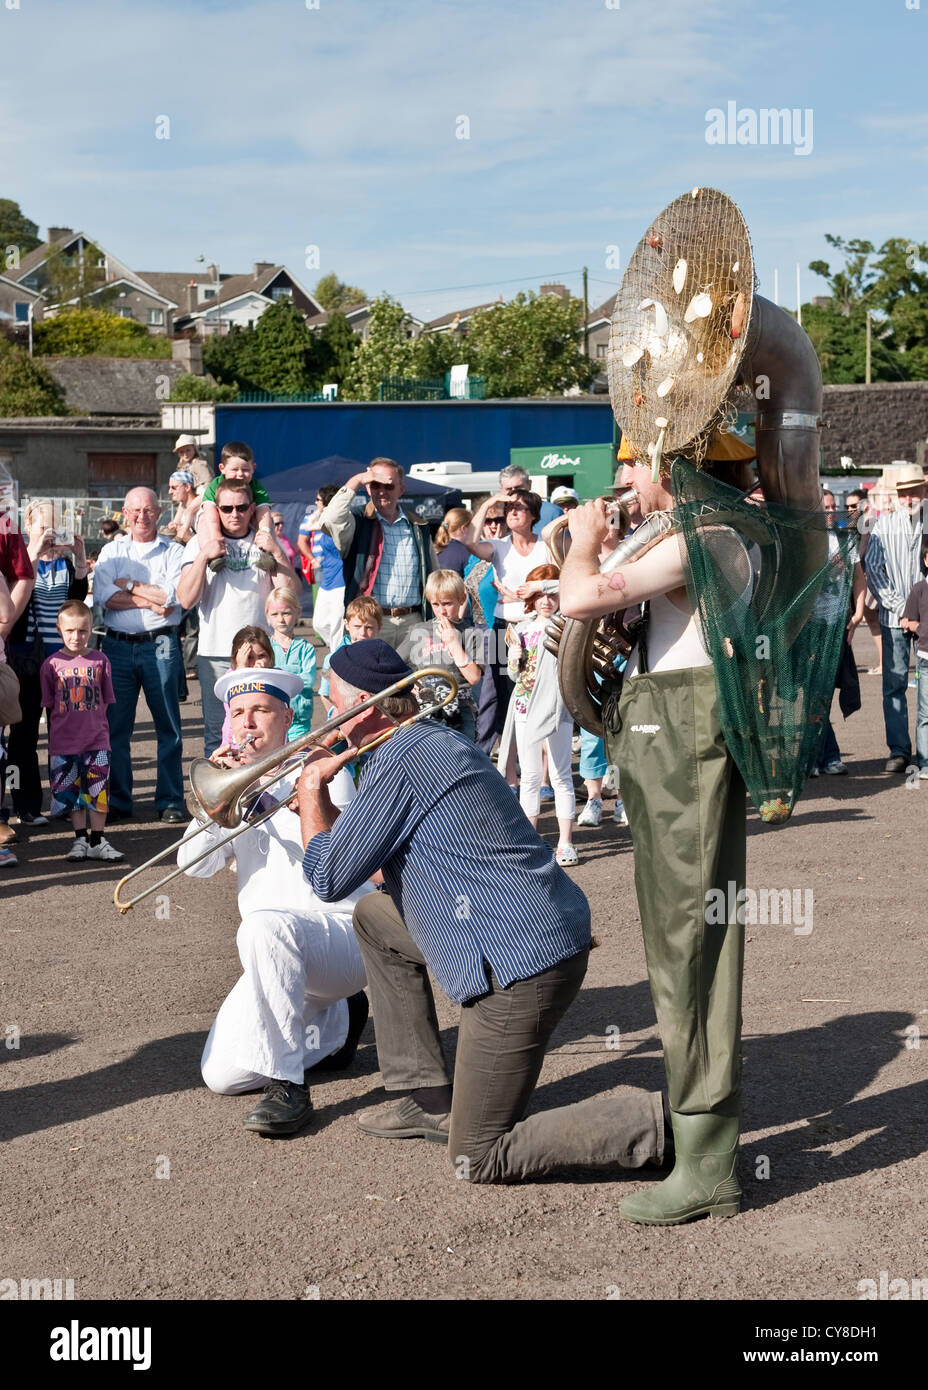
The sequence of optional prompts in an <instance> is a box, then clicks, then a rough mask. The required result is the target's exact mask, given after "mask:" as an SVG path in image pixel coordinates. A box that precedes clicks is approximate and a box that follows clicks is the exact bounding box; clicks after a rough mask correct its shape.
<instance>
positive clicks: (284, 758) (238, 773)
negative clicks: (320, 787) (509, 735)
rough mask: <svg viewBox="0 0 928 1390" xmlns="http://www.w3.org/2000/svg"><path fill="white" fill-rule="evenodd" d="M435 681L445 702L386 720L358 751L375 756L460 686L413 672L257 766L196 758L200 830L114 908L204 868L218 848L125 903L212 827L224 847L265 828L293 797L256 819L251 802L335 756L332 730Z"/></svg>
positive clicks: (193, 776) (193, 778)
mask: <svg viewBox="0 0 928 1390" xmlns="http://www.w3.org/2000/svg"><path fill="white" fill-rule="evenodd" d="M430 678H432V679H434V678H437V679H439V680H441V681H443V682H444V683H445V684H446V685H447V687H448V689H447V692H446V693H445V694H444V695H442V696H441V698H440V699H439V698H437V697H436V698H435V699H434V700H433V701H432V703H431V704H428V705H426V706H425V707H424V708H422V709H420V710H418V711H417V712H416V713H415V714H413V715H410V716H409V717H408V718H407V719H402V720H398V719H393V716H392V715H388V716H387V718H389V719H393V728H392V729H385V730H384V731H383V732H382V733H380V734H378V735H377V737H376V738H372V739H371V740H370V742H368V743H365V744H364V745H363V747H361V748H359V749H358V754H357V756H358V757H361V756H362V755H363V754H364V753H370V752H371V751H372V750H373V749H375V748H379V747H380V745H381V744H382V743H386V741H387V739H390V738H392V737H393V735H394V734H396V733H398V732H399V730H400V729H406V728H408V727H409V726H410V724H418V722H419V720H420V719H428V717H429V716H430V715H432V714H435V713H436V711H437V710H440V709H444V707H445V706H446V705H449V704H450V703H451V701H452V700H453V699H454V698H455V696H456V695H457V693H458V682H457V680H456V679H455V677H454V676H453V675H452V674H451V673H450V671H446V670H445V668H444V667H443V666H423V667H420V669H419V670H418V671H412V672H411V673H410V674H409V675H408V676H404V677H403V678H402V680H398V681H396V682H394V684H393V685H391V686H388V687H387V689H386V690H381V691H380V692H379V693H378V694H377V695H371V696H370V697H369V698H368V699H366V700H361V701H359V703H358V704H356V705H352V707H351V709H348V710H345V712H344V713H343V714H339V715H336V716H335V717H334V718H333V719H329V720H328V721H327V722H326V723H325V724H323V725H321V726H320V728H318V729H316V730H315V731H311V732H310V733H307V734H303V735H302V736H301V737H300V738H296V739H294V740H293V742H292V743H288V744H286V745H285V746H284V747H283V748H274V749H272V750H271V751H270V752H268V753H265V754H264V756H263V757H260V758H256V759H255V761H254V762H253V763H244V764H243V765H242V766H241V767H236V768H221V767H217V765H216V764H215V763H212V762H210V760H209V759H208V758H195V759H194V760H193V762H192V763H191V764H190V773H189V776H190V795H189V796H188V798H187V807H188V809H189V810H190V812H191V815H192V816H193V818H194V819H195V820H196V821H198V822H199V826H198V828H197V829H196V830H193V831H190V832H189V833H188V834H186V835H182V836H181V838H180V839H179V840H175V841H174V843H173V844H170V845H168V847H167V849H163V850H162V851H161V852H160V854H155V855H152V857H151V859H146V861H145V863H144V864H140V865H139V866H138V868H136V869H132V870H131V872H130V873H128V874H126V875H125V876H124V877H123V878H121V879H120V880H119V882H118V883H117V885H116V890H115V892H114V893H113V902H114V903H115V904H116V906H117V907H118V908H119V911H120V912H121V913H123V914H124V913H126V912H128V911H129V909H130V908H132V907H134V906H135V904H136V903H138V902H141V901H142V899H143V898H147V897H149V896H150V895H151V894H152V893H156V892H157V891H158V889H159V888H163V887H164V885H165V884H166V883H170V882H171V880H172V879H174V878H177V877H178V875H179V874H182V873H186V871H187V869H192V868H193V866H194V864H199V863H200V860H201V859H206V858H207V856H208V855H210V854H212V853H213V852H214V850H215V849H216V844H215V843H213V844H211V845H209V846H208V848H206V849H205V850H204V851H203V853H202V854H198V855H197V856H196V857H195V858H194V859H191V860H190V861H189V862H188V863H187V864H185V865H184V866H183V868H175V869H173V870H172V872H171V873H169V874H165V875H164V876H163V877H162V878H160V879H158V881H157V883H154V884H152V886H151V887H150V888H146V889H145V890H144V891H143V892H141V893H137V894H136V895H135V897H134V898H129V899H127V900H126V901H123V899H122V892H123V889H124V888H125V886H126V884H127V883H131V882H132V881H133V879H136V878H138V877H139V875H141V874H143V873H146V872H147V871H148V870H149V869H150V868H151V867H152V866H153V865H154V864H160V863H161V861H162V860H163V859H167V858H168V856H169V855H172V854H174V855H176V854H177V851H178V849H179V847H180V846H181V845H182V844H186V843H187V842H188V841H190V840H193V839H195V838H196V836H197V835H201V834H202V833H203V832H204V831H206V830H208V829H210V827H211V826H213V825H219V826H222V827H223V828H224V829H227V830H231V832H232V833H231V834H229V835H226V836H225V837H224V838H223V840H222V844H224V845H226V844H228V843H229V841H230V840H234V839H235V838H236V837H237V836H238V835H241V834H243V833H244V832H245V831H246V830H252V829H253V828H254V827H255V826H256V825H260V824H261V822H262V821H265V820H267V819H268V817H269V816H272V815H274V813H275V812H276V811H279V810H280V808H281V806H285V805H286V804H287V802H288V801H289V800H290V799H291V797H292V793H290V794H289V795H287V796H284V797H281V798H280V799H279V800H274V799H273V798H272V799H271V804H270V805H269V806H266V807H265V808H264V809H263V810H261V811H260V812H257V813H254V811H253V810H246V807H247V804H248V802H249V801H256V800H258V799H259V798H260V796H261V793H263V792H267V791H268V789H269V788H270V787H272V786H273V785H274V784H275V783H276V782H280V781H281V780H282V779H283V778H284V777H287V776H289V775H290V773H291V772H293V771H294V769H295V768H300V769H301V770H302V768H303V767H304V766H305V765H306V763H307V762H308V761H309V759H310V757H311V756H312V754H313V752H315V750H316V749H318V748H325V749H326V751H327V752H331V751H332V750H331V748H330V747H329V745H327V744H325V743H324V739H325V738H326V737H327V735H328V734H330V733H331V732H332V731H333V729H337V728H339V727H340V726H341V725H342V724H344V723H345V721H346V720H347V719H353V718H354V717H355V716H356V715H358V714H363V713H364V711H365V710H368V709H373V708H375V707H376V706H379V705H380V703H381V701H383V700H387V699H389V698H390V697H391V696H396V695H402V694H403V693H404V692H405V691H406V690H408V689H410V687H412V686H414V685H416V684H417V683H418V682H419V681H422V680H427V679H430ZM250 742H253V736H252V735H246V736H245V739H244V740H243V742H242V743H241V744H239V745H238V748H239V751H240V750H241V749H242V748H243V747H244V746H245V744H247V743H250Z"/></svg>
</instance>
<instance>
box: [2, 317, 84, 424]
mask: <svg viewBox="0 0 928 1390" xmlns="http://www.w3.org/2000/svg"><path fill="white" fill-rule="evenodd" d="M67 413H68V410H67V406H66V405H65V399H64V392H63V391H62V390H61V387H60V386H59V385H58V383H57V382H56V381H55V380H54V379H53V377H52V376H51V374H50V372H49V371H48V368H47V367H43V366H42V364H41V362H36V361H34V359H33V358H31V357H30V356H29V354H28V352H26V351H25V350H24V349H23V348H21V347H17V346H16V344H15V343H11V342H9V341H8V340H7V339H6V338H4V337H0V417H3V418H6V419H10V418H15V417H17V416H21V415H67Z"/></svg>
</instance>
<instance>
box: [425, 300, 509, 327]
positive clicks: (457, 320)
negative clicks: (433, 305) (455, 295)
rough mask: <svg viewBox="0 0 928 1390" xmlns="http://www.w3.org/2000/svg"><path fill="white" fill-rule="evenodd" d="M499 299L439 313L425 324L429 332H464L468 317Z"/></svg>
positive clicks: (494, 304)
mask: <svg viewBox="0 0 928 1390" xmlns="http://www.w3.org/2000/svg"><path fill="white" fill-rule="evenodd" d="M501 302H502V301H501V300H498V299H491V300H490V302H489V304H474V305H472V306H471V307H470V308H469V309H454V310H453V311H452V312H451V313H450V314H440V315H439V316H438V318H437V319H431V320H430V321H429V323H428V324H427V325H426V327H427V328H428V330H429V332H430V333H458V332H460V333H466V332H467V329H466V327H465V325H466V323H467V321H468V319H472V318H473V316H474V314H479V313H480V311H481V309H493V308H495V307H496V305H497V304H499V303H501Z"/></svg>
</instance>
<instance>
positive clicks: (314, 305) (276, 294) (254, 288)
mask: <svg viewBox="0 0 928 1390" xmlns="http://www.w3.org/2000/svg"><path fill="white" fill-rule="evenodd" d="M143 278H144V279H145V280H146V282H148V283H149V284H151V285H153V286H154V287H155V289H157V290H159V291H160V292H161V293H162V294H164V295H167V296H169V297H170V298H171V299H172V301H173V302H174V304H175V305H176V310H175V314H174V328H175V331H176V332H179V333H182V332H184V331H185V330H187V329H191V328H193V329H196V331H197V333H198V334H199V335H200V337H207V336H209V335H211V334H214V333H217V332H219V333H228V331H229V329H230V328H231V327H232V325H233V324H235V325H237V326H239V327H242V328H244V327H247V326H248V325H249V324H253V323H255V322H256V321H257V320H258V319H259V318H260V317H261V315H262V314H263V313H264V311H265V309H266V308H267V307H268V306H269V305H270V304H274V303H276V302H277V300H279V299H289V300H290V301H291V302H292V303H293V304H294V305H295V306H296V308H297V309H299V310H300V312H301V313H302V314H304V315H306V317H307V320H309V319H314V318H316V317H317V316H318V315H319V314H321V313H322V305H321V304H319V302H318V301H317V300H315V299H314V298H313V296H312V294H311V293H310V292H309V290H307V289H306V288H305V286H303V285H301V284H300V282H299V280H297V278H296V276H295V275H293V274H292V272H291V271H289V270H288V269H287V267H286V266H284V265H274V264H273V263H272V262H271V261H256V262H255V265H254V268H253V270H252V272H251V274H250V275H249V274H245V275H238V274H221V273H220V272H219V270H218V268H217V267H216V266H215V265H208V266H206V267H205V268H204V269H203V270H202V271H200V272H194V273H193V274H184V273H183V272H175V271H160V270H152V271H144V272H143Z"/></svg>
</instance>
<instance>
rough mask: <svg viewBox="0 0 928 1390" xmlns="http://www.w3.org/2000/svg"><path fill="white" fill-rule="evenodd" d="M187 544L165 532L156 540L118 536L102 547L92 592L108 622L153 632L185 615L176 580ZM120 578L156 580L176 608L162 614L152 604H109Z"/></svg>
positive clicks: (173, 624)
mask: <svg viewBox="0 0 928 1390" xmlns="http://www.w3.org/2000/svg"><path fill="white" fill-rule="evenodd" d="M183 559H184V547H183V546H182V545H178V544H177V542H176V541H172V540H168V538H167V537H166V536H157V537H156V538H155V540H153V541H134V540H133V539H132V537H131V536H116V537H115V539H114V540H111V541H108V542H107V543H106V545H105V546H104V547H103V549H102V550H101V551H100V558H99V559H98V561H97V565H96V569H95V570H94V573H93V596H94V601H95V602H96V603H102V604H103V606H104V609H105V613H106V616H105V621H106V626H107V627H111V628H112V629H113V630H114V632H152V631H154V630H155V629H156V628H161V627H176V626H177V624H178V623H179V622H180V620H181V618H182V617H183V611H182V609H181V606H180V604H179V603H178V602H177V582H178V580H179V579H180V570H181V564H182V562H183ZM117 579H133V580H135V582H136V583H137V584H155V585H157V587H158V588H159V589H163V590H164V592H165V594H166V595H167V597H166V599H165V604H166V605H167V606H168V607H171V606H173V610H174V611H173V612H172V613H169V614H168V615H167V617H166V618H163V617H162V616H161V614H160V613H155V612H153V611H152V609H150V608H106V601H107V599H109V598H112V596H113V594H115V593H118V592H119V589H120V586H119V585H117V584H116V583H115V580H117Z"/></svg>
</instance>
